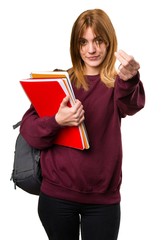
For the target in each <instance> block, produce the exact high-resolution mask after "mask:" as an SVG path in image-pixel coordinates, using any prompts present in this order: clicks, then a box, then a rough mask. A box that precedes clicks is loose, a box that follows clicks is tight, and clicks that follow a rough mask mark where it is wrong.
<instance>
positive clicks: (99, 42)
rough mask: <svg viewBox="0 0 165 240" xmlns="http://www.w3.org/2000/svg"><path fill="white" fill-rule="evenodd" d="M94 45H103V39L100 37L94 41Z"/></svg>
mask: <svg viewBox="0 0 165 240" xmlns="http://www.w3.org/2000/svg"><path fill="white" fill-rule="evenodd" d="M95 43H96V44H98V45H100V44H101V43H103V39H102V38H101V37H98V38H96V39H95Z"/></svg>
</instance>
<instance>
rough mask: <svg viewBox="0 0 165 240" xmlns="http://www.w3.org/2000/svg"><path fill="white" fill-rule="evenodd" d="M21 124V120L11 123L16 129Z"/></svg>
mask: <svg viewBox="0 0 165 240" xmlns="http://www.w3.org/2000/svg"><path fill="white" fill-rule="evenodd" d="M20 125H21V121H19V122H17V123H16V124H14V125H13V129H16V128H17V127H19V126H20Z"/></svg>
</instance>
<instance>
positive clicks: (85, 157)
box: [20, 9, 145, 240]
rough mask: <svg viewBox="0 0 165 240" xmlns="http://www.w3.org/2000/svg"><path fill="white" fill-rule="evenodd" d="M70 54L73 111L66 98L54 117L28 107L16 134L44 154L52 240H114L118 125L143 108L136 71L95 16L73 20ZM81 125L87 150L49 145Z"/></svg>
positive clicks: (46, 217) (43, 197) (45, 207)
mask: <svg viewBox="0 0 165 240" xmlns="http://www.w3.org/2000/svg"><path fill="white" fill-rule="evenodd" d="M70 53H71V59H72V68H71V69H69V74H70V78H71V82H72V85H73V89H74V92H75V96H76V98H77V100H76V103H75V105H74V106H73V107H71V108H70V107H68V106H67V103H68V101H69V97H65V98H64V99H63V101H62V102H61V105H60V107H59V110H58V112H57V113H54V116H52V117H41V118H40V117H39V116H38V115H37V113H36V111H35V109H34V107H33V106H31V107H30V109H29V110H28V111H27V112H26V113H25V115H24V116H23V121H22V125H21V129H20V131H21V133H22V135H23V136H24V138H25V139H26V140H27V141H28V142H29V144H31V145H32V146H34V147H36V148H39V149H42V154H41V169H42V175H43V181H42V186H41V194H40V197H39V205H38V212H39V217H40V219H41V222H42V224H43V226H44V228H45V230H46V233H47V235H48V238H49V239H50V240H78V239H79V229H81V236H82V239H83V240H116V239H117V236H118V230H119V224H120V185H121V180H122V143H121V131H120V125H121V118H123V117H125V116H126V115H133V114H135V113H136V112H138V111H139V110H141V109H142V108H143V107H144V102H145V94H144V89H143V85H142V82H141V81H140V79H139V72H138V70H139V68H140V66H139V63H138V62H136V61H135V59H134V58H133V57H132V56H129V55H128V54H127V53H125V52H124V51H122V50H120V51H117V39H116V34H115V30H114V27H113V25H112V23H111V21H110V19H109V17H108V16H107V14H106V13H105V12H104V11H102V10H100V9H94V10H87V11H85V12H83V13H82V14H80V16H79V17H78V18H77V20H76V21H75V23H74V25H73V29H72V33H71V42H70ZM116 59H118V60H119V62H120V66H119V68H118V69H117V70H115V62H116ZM83 121H85V125H86V128H87V132H88V136H89V141H90V148H89V149H87V150H83V151H82V150H77V149H73V148H69V147H63V146H59V145H55V144H54V143H53V142H54V139H55V137H56V134H57V133H58V132H59V131H60V129H61V128H63V127H65V126H78V125H79V124H80V123H82V122H83ZM80 219H81V221H80Z"/></svg>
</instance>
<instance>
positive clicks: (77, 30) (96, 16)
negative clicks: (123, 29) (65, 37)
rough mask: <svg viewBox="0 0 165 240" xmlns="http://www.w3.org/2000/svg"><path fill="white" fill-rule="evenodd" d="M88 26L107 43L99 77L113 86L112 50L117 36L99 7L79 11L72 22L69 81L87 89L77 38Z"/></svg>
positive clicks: (114, 48) (113, 63) (115, 48)
mask: <svg viewBox="0 0 165 240" xmlns="http://www.w3.org/2000/svg"><path fill="white" fill-rule="evenodd" d="M88 27H91V28H92V30H93V32H94V34H95V35H96V36H101V37H102V39H103V40H104V42H105V44H106V45H107V55H106V57H105V59H104V61H103V63H102V65H101V70H100V77H101V81H102V82H103V83H104V84H105V85H106V86H107V87H113V86H114V81H115V78H116V70H115V61H116V58H115V56H114V52H116V50H117V37H116V33H115V29H114V27H113V24H112V22H111V20H110V18H109V16H108V15H107V14H106V13H105V12H104V11H103V10H101V9H92V10H87V11H85V12H83V13H81V14H80V15H79V17H78V18H77V20H76V21H75V23H74V24H73V27H72V32H71V39H70V54H71V60H72V68H71V69H69V74H70V78H71V81H74V83H75V85H76V86H77V88H80V87H83V88H84V89H86V90H87V89H88V84H87V81H86V78H85V76H84V62H83V61H82V59H81V56H80V43H79V39H80V38H81V37H82V36H83V34H84V32H85V30H86V29H87V28H88Z"/></svg>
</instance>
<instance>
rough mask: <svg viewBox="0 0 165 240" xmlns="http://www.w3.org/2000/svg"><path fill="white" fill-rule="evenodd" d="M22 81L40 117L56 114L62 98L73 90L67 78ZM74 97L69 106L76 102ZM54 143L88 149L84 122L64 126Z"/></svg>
mask: <svg viewBox="0 0 165 240" xmlns="http://www.w3.org/2000/svg"><path fill="white" fill-rule="evenodd" d="M20 83H21V85H22V87H23V89H24V91H25V93H26V95H27V97H28V98H29V100H30V102H31V103H32V105H33V106H34V108H35V109H36V111H37V113H38V115H39V116H40V117H43V116H53V115H55V114H56V113H57V111H58V109H59V106H60V103H61V101H62V99H63V98H64V97H65V96H67V95H70V94H71V93H72V91H73V90H68V89H70V87H71V85H68V79H66V78H61V79H60V78H58V79H57V78H40V79H38V78H34V79H33V78H29V79H23V80H21V81H20ZM66 86H67V87H66ZM73 99H74V96H73V95H72V96H71V102H70V103H69V104H68V106H72V105H73V104H74V102H73ZM54 143H55V144H59V145H63V146H67V147H72V148H77V149H81V150H83V149H88V148H89V142H88V137H87V134H86V129H85V125H84V123H82V124H80V126H78V127H64V128H62V129H61V130H60V131H59V134H58V135H57V136H56V138H55V141H54Z"/></svg>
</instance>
